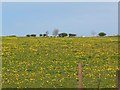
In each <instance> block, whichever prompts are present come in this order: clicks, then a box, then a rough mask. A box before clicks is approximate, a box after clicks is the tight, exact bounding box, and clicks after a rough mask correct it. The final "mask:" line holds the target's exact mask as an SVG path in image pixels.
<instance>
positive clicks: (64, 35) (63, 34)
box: [58, 33, 68, 37]
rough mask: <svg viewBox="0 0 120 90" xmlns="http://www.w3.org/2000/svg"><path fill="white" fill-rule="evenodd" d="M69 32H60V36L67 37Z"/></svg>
mask: <svg viewBox="0 0 120 90" xmlns="http://www.w3.org/2000/svg"><path fill="white" fill-rule="evenodd" d="M67 35H68V34H67V33H60V34H58V36H59V37H66V36H67Z"/></svg>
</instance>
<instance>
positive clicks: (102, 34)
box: [98, 32, 106, 36]
mask: <svg viewBox="0 0 120 90" xmlns="http://www.w3.org/2000/svg"><path fill="white" fill-rule="evenodd" d="M98 35H99V36H105V35H106V33H104V32H100V33H99V34H98Z"/></svg>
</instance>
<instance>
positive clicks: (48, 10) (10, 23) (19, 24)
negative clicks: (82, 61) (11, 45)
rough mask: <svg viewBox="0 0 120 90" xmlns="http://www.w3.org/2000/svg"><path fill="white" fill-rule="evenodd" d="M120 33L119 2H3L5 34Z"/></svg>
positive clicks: (3, 31)
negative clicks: (119, 31)
mask: <svg viewBox="0 0 120 90" xmlns="http://www.w3.org/2000/svg"><path fill="white" fill-rule="evenodd" d="M54 29H59V33H61V32H66V33H75V34H77V36H90V35H92V34H91V33H92V32H95V33H96V34H98V33H99V32H105V33H106V34H107V35H114V34H117V33H118V3H117V2H56V3H55V2H16V3H15V2H3V3H2V35H4V36H8V35H17V36H25V35H27V34H37V35H39V34H43V33H45V32H46V31H48V32H49V35H52V32H53V30H54Z"/></svg>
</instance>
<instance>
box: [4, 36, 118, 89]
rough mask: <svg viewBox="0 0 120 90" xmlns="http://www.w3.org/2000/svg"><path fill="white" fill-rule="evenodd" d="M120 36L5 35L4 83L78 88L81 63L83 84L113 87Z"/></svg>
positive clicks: (37, 86) (11, 85) (5, 84)
mask: <svg viewBox="0 0 120 90" xmlns="http://www.w3.org/2000/svg"><path fill="white" fill-rule="evenodd" d="M117 41H118V38H117V37H93V38H92V37H91V38H88V37H86V38H26V37H17V38H16V37H3V48H2V64H3V66H2V70H3V73H2V76H3V77H2V78H3V87H23V88H24V87H29V88H39V87H42V88H46V87H48V88H54V87H57V88H58V87H59V88H60V87H62V88H63V87H64V88H68V87H69V88H75V87H78V76H77V72H78V63H81V64H82V67H83V72H82V74H83V87H84V88H97V84H98V83H97V79H98V77H100V79H101V85H100V87H101V88H113V87H115V85H116V81H115V80H116V78H115V77H116V76H115V73H116V70H117V69H118V67H117V66H118V42H117Z"/></svg>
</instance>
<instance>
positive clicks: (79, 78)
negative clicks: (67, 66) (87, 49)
mask: <svg viewBox="0 0 120 90" xmlns="http://www.w3.org/2000/svg"><path fill="white" fill-rule="evenodd" d="M78 80H79V88H80V90H81V89H82V88H83V86H82V65H81V64H80V63H79V64H78Z"/></svg>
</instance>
